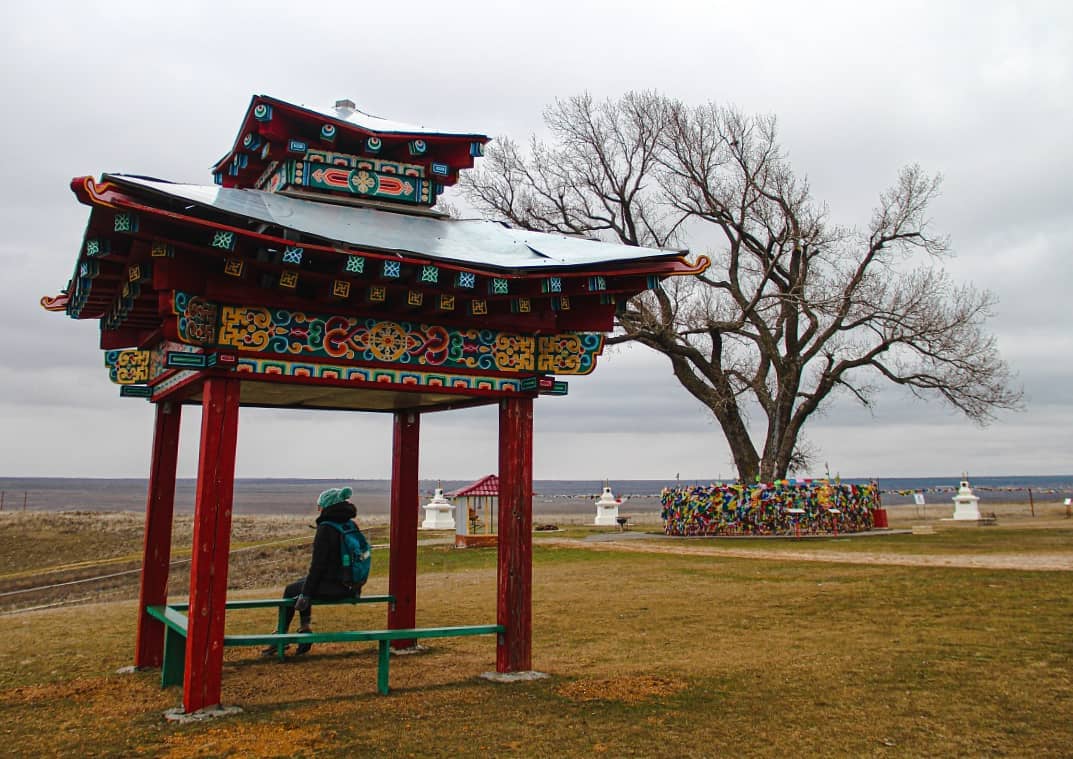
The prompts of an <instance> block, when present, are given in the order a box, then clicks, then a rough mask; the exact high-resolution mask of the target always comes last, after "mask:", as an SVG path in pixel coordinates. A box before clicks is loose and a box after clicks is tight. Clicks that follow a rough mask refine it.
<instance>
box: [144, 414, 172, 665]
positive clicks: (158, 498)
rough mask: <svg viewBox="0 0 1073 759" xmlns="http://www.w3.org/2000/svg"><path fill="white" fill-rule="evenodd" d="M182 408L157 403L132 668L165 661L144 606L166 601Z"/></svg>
mask: <svg viewBox="0 0 1073 759" xmlns="http://www.w3.org/2000/svg"><path fill="white" fill-rule="evenodd" d="M181 418H182V406H179V405H178V404H172V403H160V404H157V407H156V427H155V428H154V430H153V460H152V462H151V464H150V468H149V495H148V497H147V498H146V504H145V539H144V544H143V547H142V577H141V589H140V590H139V592H138V634H137V637H136V639H135V640H136V642H135V650H134V666H136V667H159V666H160V665H161V662H162V661H163V659H164V625H163V624H162V623H161V622H159V621H158V620H156V619H153V618H152V617H150V616H149V615H148V614H146V613H145V607H146V606H156V605H159V604H163V603H165V602H166V601H167V599H168V569H169V566H170V564H171V523H172V515H173V514H174V511H175V468H176V464H177V463H178V460H179V426H180V424H179V423H180V420H181Z"/></svg>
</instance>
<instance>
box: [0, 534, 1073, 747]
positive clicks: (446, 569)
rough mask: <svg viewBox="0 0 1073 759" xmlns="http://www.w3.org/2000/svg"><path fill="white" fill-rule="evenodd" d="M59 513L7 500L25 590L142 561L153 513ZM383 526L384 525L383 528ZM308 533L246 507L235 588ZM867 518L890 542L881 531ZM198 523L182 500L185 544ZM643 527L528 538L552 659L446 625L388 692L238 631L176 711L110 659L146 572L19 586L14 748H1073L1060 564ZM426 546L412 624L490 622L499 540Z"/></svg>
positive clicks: (976, 538) (927, 545)
mask: <svg viewBox="0 0 1073 759" xmlns="http://www.w3.org/2000/svg"><path fill="white" fill-rule="evenodd" d="M273 519H275V518H273ZM109 520H110V521H109ZM306 521H308V520H306ZM64 523H65V524H67V526H68V527H69V528H70V531H71V533H73V534H68V533H63V532H60V531H52V530H48V531H41V530H40V529H39V528H40V527H41V521H40V518H34V517H32V516H24V517H22V518H21V519H20V518H18V517H6V518H5V520H4V521H0V558H2V559H3V563H2V565H0V566H2V567H3V568H4V569H3V571H0V592H3V591H5V590H7V589H10V588H13V587H18V586H20V584H21V586H22V587H29V585H28V584H27V583H30V580H28V579H27V578H26V577H25V576H23V575H21V574H17V573H16V576H12V574H13V569H14V568H18V572H24V571H25V570H27V569H35V570H37V571H36V572H35V573H34V574H33V575H32V577H33V578H35V579H34V580H33V581H34V582H38V583H41V582H42V581H43V580H45V579H50V578H53V577H56V576H62V577H68V576H74V574H77V573H78V572H85V571H87V570H86V569H84V568H78V567H76V568H73V569H72V568H70V565H71V564H75V563H78V562H81V561H87V560H91V559H92V560H94V561H100V560H106V559H113V560H115V562H116V564H115V566H126V565H125V564H124V563H123V562H124V561H129V559H130V557H131V556H132V555H133V556H135V557H136V556H137V553H138V550H139V545H140V532H141V525H140V522H139V521H138V520H137V519H136V518H133V517H130V518H127V519H126V520H124V519H123V518H121V517H114V518H113V517H109V518H108V519H106V520H102V518H101V515H94V516H92V517H91V516H89V515H85V516H83V517H68V518H66V521H65V522H64ZM35 526H36V528H37V529H36V530H35ZM377 530H382V528H381V527H377V528H375V529H374V530H373V531H374V541H375V540H377V539H383V537H384V535H383V534H382V533H380V534H375V533H376V531H377ZM574 530H578V534H577V535H574ZM587 532H591V531H586V530H584V529H581V528H573V529H572V530H570V531H568V533H566V534H567V535H568V536H571V537H580V536H583V535H584V534H586V533H587ZM310 536H311V532H310V530H309V529H308V527H307V526H306V523H305V522H304V521H302V520H285V519H282V520H279V521H275V522H264V521H263V520H260V519H258V518H249V521H248V522H244V521H241V520H236V525H235V538H234V546H235V547H236V548H241V549H244V550H242V551H239V552H237V553H236V554H235V558H234V560H233V563H232V571H231V575H230V578H231V584H232V586H233V590H232V593H233V595H235V596H249V597H260V596H265V595H275V594H276V593H278V592H279V587H280V585H281V583H282V582H283V581H285V580H289V579H292V576H297V575H300V574H301V571H302V566H303V563H304V562H305V560H306V559H307V551H308V548H307V544H308V540H309V538H310ZM876 540H882V541H889V544H887V545H883V546H882V548H881V549H880V548H879V544H877V543H875V542H874V541H876ZM287 541H290V542H287ZM188 542H189V533H188V525H186V524H184V523H182V522H181V520H180V522H179V523H178V524H177V526H176V545H177V546H185V545H188ZM632 542H633V541H628V542H624V543H623V544H621V545H622V549H623V550H617V549H616V548H615V546H611V550H601V551H593V550H588V549H587V548H585V547H584V546H574V545H570V546H564V545H558V544H555V543H552V542H550V541H549V540H547V539H545V538H544V537H538V538H537V539H536V540H535V541H534V554H533V561H534V593H533V607H534V608H533V612H534V615H533V616H534V629H533V640H534V651H533V662H534V666H535V667H536V668H537V669H539V670H541V671H544V672H547V673H549V674H550V675H551V677H549V678H548V679H546V680H539V681H534V682H528V683H516V684H511V685H500V684H493V683H490V682H487V681H484V680H482V679H480V678H479V677H478V675H479V674H480V673H481V672H485V671H489V670H492V669H494V664H495V647H494V643H493V642H492V641H491V639H487V638H472V639H464V638H463V639H454V640H441V641H432V642H431V643H430V645H429V648H428V650H427V651H426V652H425V653H422V654H420V655H417V656H410V657H401V658H398V659H395V660H394V661H393V662H392V674H391V682H392V688H393V692H392V694H391V695H390V696H387V697H380V696H377V695H376V694H375V682H376V657H375V648H374V647H373V646H372V645H367V644H359V645H334V646H332V645H325V646H318V647H315V648H314V650H313V652H312V653H311V654H310V655H309V656H307V657H305V658H303V659H297V660H288V661H287V662H285V663H283V664H279V663H276V662H272V661H267V660H261V659H259V658H257V656H256V654H255V652H254V651H253V650H252V649H228V650H227V652H226V657H225V668H224V681H223V682H224V689H223V701H224V703H226V704H237V705H240V706H241V707H243V709H244V710H245V711H244V713H243V714H242V715H240V716H237V717H232V718H228V719H225V720H220V721H216V722H209V723H200V724H191V725H183V726H176V725H172V724H168V723H165V722H164V721H163V719H162V718H161V713H162V712H163V711H164V710H165V709H167V708H170V707H173V706H176V705H177V704H178V702H179V691H178V689H174V688H173V689H169V690H161V689H160V688H159V685H158V673H155V672H141V673H136V674H133V675H118V674H114V672H115V670H116V669H117V668H119V667H121V666H123V665H125V664H128V663H129V662H130V660H131V655H132V647H133V638H134V623H135V613H136V610H135V603H134V602H133V601H132V600H131V599H132V597H133V593H134V592H136V576H133V578H134V579H131V577H132V576H126V575H124V576H123V577H120V578H117V579H116V583H115V584H114V585H112V586H109V587H107V588H106V589H105V590H103V591H97V590H96V587H97V586H96V585H93V587H94V590H93V591H88V590H75V591H71V592H70V594H69V595H68V596H67V600H69V601H70V600H77V599H78V598H80V597H82V596H80V595H79V594H83V595H86V594H88V595H90V596H91V602H86V601H82V602H81V603H77V604H75V605H72V606H59V607H55V608H45V609H39V610H37V611H14V610H15V609H16V608H17V604H18V603H22V602H17V601H16V600H13V599H12V598H11V597H8V598H4V601H5V602H6V606H4V607H3V608H6V609H8V611H7V612H6V613H5V614H4V619H3V622H4V625H3V628H4V635H3V636H0V745H3V747H4V749H5V753H9V754H10V755H20V756H74V755H77V756H142V755H144V756H165V757H189V756H214V757H215V756H243V757H245V756H253V757H273V756H314V755H316V756H344V755H346V756H353V755H359V754H360V755H366V756H419V757H426V756H527V757H528V756H537V757H543V756H548V757H551V756H556V757H560V756H591V755H602V756H609V757H619V756H646V757H652V756H661V757H662V756H673V757H693V756H696V757H707V756H853V757H856V756H891V757H893V756H899V757H901V756H914V757H915V756H955V755H956V756H1070V755H1071V753H1073V750H1071V749H1070V746H1073V720H1071V719H1070V715H1071V713H1073V638H1071V636H1070V632H1069V631H1070V630H1071V629H1073V574H1071V573H1069V572H1032V571H1014V570H1003V571H992V570H982V569H958V568H932V567H905V566H878V565H875V566H872V565H851V564H843V563H816V562H799V561H794V560H790V559H778V558H775V559H772V558H768V557H765V558H743V557H720V556H710V555H702V554H699V553H697V552H696V551H694V550H692V546H694V545H698V544H700V542H699V541H681V542H676V545H680V546H681V547H682V548H683V549H684V552H683V553H681V554H667V555H664V554H661V555H652V554H643V553H633V552H629V551H627V550H625V549H627V548H628V543H632ZM828 543H830V545H833V546H835V547H837V549H838V550H839V551H845V550H854V548H851V547H850V546H860V549H861V550H882V551H883V552H884V553H888V552H898V551H908V552H924V553H927V554H929V555H934V554H938V555H946V554H949V555H965V554H977V553H978V554H987V553H994V552H1003V553H1006V552H1011V551H1012V552H1020V553H1024V554H1025V555H1031V554H1033V553H1056V552H1059V553H1066V554H1073V534H1071V533H1070V531H1069V530H1067V529H1063V528H1062V527H1061V526H1060V525H1055V526H1054V527H1053V528H1052V529H1043V530H1040V529H1033V530H1025V529H1016V528H1015V527H1006V526H1000V527H997V528H980V529H972V530H967V529H963V528H951V529H949V530H946V529H940V530H939V532H938V534H936V535H934V536H911V535H909V536H890V537H885V538H862V539H859V542H856V543H855V542H854V541H852V540H851V541H849V542H848V543H847V542H844V541H843V540H839V541H830V542H828V541H820V542H818V543H812V542H810V543H809V544H808V548H809V549H810V550H812V549H814V548H818V550H823V548H822V546H824V545H827V544H828ZM738 544H740V541H739V542H738V543H735V546H737V545H738ZM775 544H781V543H779V542H778V541H774V542H773V541H767V542H766V545H768V546H769V547H770V546H771V545H775ZM789 545H791V546H793V545H797V544H792V543H791V544H789ZM177 553H178V551H177ZM375 561H376V564H375V567H376V568H375V569H374V577H373V579H372V580H371V581H370V585H369V586H368V588H367V592H371V593H377V592H385V591H386V585H387V581H386V575H385V570H386V566H387V551H386V550H382V551H380V552H378V553H377V554H376V559H375ZM419 562H420V576H419V588H418V624H421V625H439V624H473V623H485V622H491V621H494V618H495V552H494V551H493V550H487V549H478V550H467V551H456V550H454V549H453V548H449V547H444V546H425V547H422V548H421V550H420V553H419ZM109 566H111V565H109ZM56 567H63V569H61V570H60V571H59V572H58V573H53V572H46V571H45V569H46V568H56ZM72 573H74V574H72ZM182 575H183V571H182V568H181V567H180V568H179V569H178V570H177V571H176V573H175V575H174V576H173V585H172V589H173V591H175V592H177V593H179V588H180V587H181V582H182ZM74 587H76V588H77V587H78V586H74ZM132 589H133V591H132ZM180 594H181V593H180ZM14 598H18V597H17V596H16V597H14ZM56 599H59V600H56ZM42 600H43V601H44V600H46V599H42ZM62 600H63V596H62V595H60V596H56V597H55V598H51V597H50V599H48V603H59V602H60V601H62ZM40 605H47V603H42V604H40ZM383 613H384V612H383V609H372V608H362V607H355V608H349V609H339V608H329V609H318V610H316V611H315V615H314V621H315V626H317V627H318V628H320V629H332V628H337V627H338V628H341V627H344V626H345V627H347V628H354V627H364V626H376V627H379V626H382V624H383ZM271 616H272V615H271V613H267V612H256V611H253V612H244V613H236V614H235V615H233V616H232V617H230V618H229V620H228V625H229V629H231V630H233V631H261V630H265V629H269V628H271V626H272V619H271Z"/></svg>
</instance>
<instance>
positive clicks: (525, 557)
mask: <svg viewBox="0 0 1073 759" xmlns="http://www.w3.org/2000/svg"><path fill="white" fill-rule="evenodd" d="M532 607H533V399H532V398H508V399H506V400H503V401H502V402H501V403H500V405H499V562H498V572H497V602H496V620H497V622H498V623H499V624H501V625H503V627H504V630H505V631H504V633H503V634H502V635H501V636H500V639H499V643H498V646H497V648H496V670H497V671H499V672H524V671H526V670H529V669H532V667H533V664H532V649H533V645H532V638H533V613H532V612H533V609H532Z"/></svg>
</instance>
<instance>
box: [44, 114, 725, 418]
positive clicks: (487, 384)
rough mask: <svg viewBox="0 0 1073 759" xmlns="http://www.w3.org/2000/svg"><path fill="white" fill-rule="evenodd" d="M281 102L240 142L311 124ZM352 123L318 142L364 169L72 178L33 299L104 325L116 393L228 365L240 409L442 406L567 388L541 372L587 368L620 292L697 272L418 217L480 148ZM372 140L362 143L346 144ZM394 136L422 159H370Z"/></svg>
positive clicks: (153, 396) (183, 396) (280, 166)
mask: <svg viewBox="0 0 1073 759" xmlns="http://www.w3.org/2000/svg"><path fill="white" fill-rule="evenodd" d="M259 98H260V99H259ZM261 106H265V107H266V108H267V109H268V111H267V112H268V113H269V114H273V115H272V116H271V118H270V119H266V118H264V115H265V111H264V109H261V108H260V107H261ZM348 107H349V106H348ZM295 108H297V107H291V106H289V105H288V104H285V103H282V101H274V100H266V99H263V98H261V96H258V97H255V98H254V101H253V103H252V104H251V106H250V109H249V111H248V112H247V117H246V121H245V122H244V129H246V128H250V127H251V123H252V122H251V119H252V120H253V121H256V122H258V123H259V124H261V127H262V128H261V131H258V132H257V134H256V135H254V136H255V137H258V138H263V137H266V136H269V137H271V139H273V140H275V139H276V137H274V136H271V134H272V133H271V130H270V129H269V128H267V127H264V124H266V123H271V124H274V125H275V126H274V127H272V128H275V127H280V125H285V126H286V128H287V129H290V130H293V129H300V128H306V127H308V126H309V125H310V124H313V123H314V121H310V119H312V118H313V117H312V116H310V115H309V114H310V113H314V112H308V113H307V112H305V111H301V110H295ZM315 115H316V114H315ZM323 115H324V114H319V116H323ZM350 116H351V117H353V116H354V114H353V113H351V114H350ZM355 118H356V117H355ZM355 118H350V119H341V120H342V121H346V122H347V126H346V130H351V131H345V130H341V131H336V132H334V134H332V135H330V138H331V139H329V136H328V135H324V134H322V138H323V139H322V142H323V141H327V142H331V141H334V144H335V145H336V147H337V148H342V149H346V150H352V151H359V152H361V151H363V152H361V154H360V155H359V154H357V153H353V154H349V153H348V154H344V153H330V152H328V151H324V150H323V147H324V146H323V144H321V145H319V146H313V147H311V146H310V144H302V145H300V146H294V147H295V150H296V151H297V152H295V157H292V158H286V159H285V160H282V159H281V160H278V161H277V160H276V159H274V158H272V160H271V163H275V164H276V165H275V166H274V167H271V168H267V169H265V171H263V172H262V180H263V179H264V177H266V176H268V175H269V174H271V176H272V177H273V178H272V179H271V181H259V182H255V183H253V185H250V183H248V182H247V181H246V180H247V179H248V175H247V174H246V173H244V171H245V169H246V168H248V167H249V163H248V160H253V159H252V158H249V157H248V159H243V160H247V162H246V163H243V161H239V162H238V163H240V164H243V166H242V167H241V169H242V170H240V171H238V173H237V174H235V175H234V179H235V181H234V182H231V183H230V184H231V185H232V186H224V187H219V186H197V185H183V184H174V183H170V182H166V181H163V180H158V179H151V178H146V177H136V176H128V175H123V174H105V175H103V176H102V177H101V179H100V180H99V181H98V180H94V179H93V178H91V177H78V178H76V179H74V180H72V183H71V187H72V189H73V190H74V192H75V195H76V196H77V197H78V199H79V200H80V201H81V202H82V203H84V204H85V205H87V206H89V207H90V218H89V223H88V224H87V226H86V231H85V234H84V236H83V240H82V243H81V245H80V247H79V252H78V256H77V260H76V263H75V271H74V274H73V276H72V277H71V280H70V281H69V282H68V284H67V286H66V288H65V289H64V290H63V291H62V292H61V293H60V295H58V296H56V297H53V298H43V299H42V305H43V306H44V307H45V308H47V309H49V310H52V311H63V312H65V313H66V314H67V315H68V316H70V317H72V318H77V319H97V320H99V321H100V326H101V347H102V348H103V349H105V351H106V354H105V364H106V366H107V367H108V371H109V376H110V378H111V379H112V380H113V381H114V382H116V383H118V384H120V385H122V386H123V387H122V392H123V394H124V395H130V396H136V397H143V398H149V399H150V400H153V401H163V400H179V401H180V402H195V401H197V400H198V399H199V393H200V381H201V379H202V378H203V377H204V376H206V374H212V373H219V372H225V371H226V372H238V373H239V374H240V375H241V376H242V379H243V382H242V403H243V404H245V405H254V406H268V407H279V406H287V407H304V408H346V409H365V410H385V411H387V410H398V409H400V408H422V409H428V408H448V407H455V406H459V405H473V404H477V403H488V402H494V401H495V399H497V398H501V397H504V396H511V395H535V394H538V393H543V394H553V395H561V394H564V393H565V392H566V383H565V382H563V381H561V380H558V379H556V375H570V374H575V375H578V374H587V373H589V372H591V371H592V370H593V369H594V368H595V365H596V360H597V357H598V356H599V355H600V353H601V351H602V348H603V333H604V332H607V331H610V330H611V329H612V328H613V324H614V316H615V313H616V310H617V309H619V308H621V307H623V306H624V305H625V302H626V300H627V299H628V298H630V297H632V296H633V295H636V294H637V293H639V292H642V291H644V290H646V289H649V288H652V287H654V286H655V285H656V284H657V283H658V282H659V281H660V280H661V279H663V278H666V277H669V276H677V275H689V274H695V273H698V272H701V271H703V270H704V269H705V268H707V266H708V260H707V259H706V258H703V257H701V258H700V259H698V260H697V261H696V262H695V263H690V262H689V261H687V260H686V258H685V255H684V252H683V251H676V250H659V249H646V248H638V247H630V246H623V245H617V244H611V243H604V242H599V241H594V240H584V239H580V238H574V237H567V236H563V235H552V234H541V233H536V232H528V231H525V230H518V229H512V228H510V227H507V226H504V225H502V224H499V223H495V222H490V221H481V220H459V219H451V218H447V217H444V216H442V215H436V214H432V213H430V212H429V210H428V208H427V207H423V206H430V205H431V203H432V202H434V195H435V193H431V194H430V193H429V192H426V190H428V184H427V182H426V183H425V184H422V182H425V180H430V177H429V173H430V172H431V173H432V174H433V175H434V174H436V172H437V169H436V166H435V164H436V163H438V162H440V161H442V160H449V161H454V162H453V163H450V164H449V165H450V166H451V167H454V168H453V169H452V170H460V169H462V168H465V167H467V166H469V165H470V164H471V163H472V157H473V155H472V154H469V155H465V156H463V155H462V152H461V149H460V148H459V146H460V145H462V144H463V143H465V144H467V145H470V144H475V143H480V144H483V142H481V140H483V139H484V138H483V137H481V136H480V135H472V134H446V133H440V132H435V131H431V130H425V131H415V130H412V129H409V128H402V127H392V129H394V131H392V129H388V128H387V127H386V126H385V125H384V124H381V123H371V122H369V121H368V119H367V117H364V116H362V117H361V118H358V119H357V120H355ZM303 119H304V120H303ZM363 119H364V120H363ZM318 123H319V122H318ZM303 124H304V125H305V127H303ZM374 127H375V128H374ZM280 128H282V127H280ZM376 129H379V130H380V131H379V132H376ZM352 132H353V134H352ZM373 132H376V134H377V135H379V136H380V137H381V141H380V142H377V143H374V144H373V147H370V144H369V143H368V141H366V142H365V143H359V142H357V141H356V140H357V138H356V137H354V135H355V134H358V133H360V134H361V135H366V136H367V138H368V135H369V134H372V133H373ZM288 133H289V134H293V132H288ZM247 134H252V132H247ZM348 134H349V135H351V136H350V137H346V135H348ZM389 136H390V138H391V139H393V140H402V142H399V143H398V145H396V147H395V148H390V149H397V150H400V151H401V150H402V149H403V147H405V149H406V150H408V151H415V152H414V154H413V155H415V156H417V158H413V159H411V160H414V161H417V162H412V163H405V164H404V163H402V162H397V161H394V158H393V157H392V156H391V155H389V156H388V158H381V157H371V156H370V154H371V153H377V152H378V151H379V155H381V156H383V155H385V154H386V153H385V152H384V151H387V153H388V154H389V153H390V150H389V146H390V145H391V144H394V143H391V142H390V140H389V139H388V137H389ZM351 137H353V139H351ZM478 138H480V139H478ZM242 139H243V141H244V139H245V138H242ZM347 140H350V142H348V141H347ZM415 140H419V141H421V142H422V146H418V147H415V146H414V145H412V143H413V142H414V141H415ZM237 144H238V143H237V142H236V145H237ZM400 146H403V147H400ZM299 147H300V148H301V150H300V151H299V150H298V148H299ZM374 148H375V149H374ZM467 149H468V148H467ZM422 151H424V153H423V152H422ZM452 151H453V152H452ZM425 153H427V157H428V161H427V162H425V163H421V162H420V161H419V160H418V158H420V157H421V156H422V155H424V154H425ZM233 154H234V151H232V157H233ZM266 155H267V156H269V157H270V158H271V157H272V156H273V153H272V152H271V151H270V150H269V151H267V152H266ZM445 156H446V158H444V157H445ZM456 159H457V160H456ZM348 162H349V163H348ZM236 165H237V164H236ZM441 168H442V167H441ZM273 172H275V173H273ZM332 172H334V173H332ZM418 180H420V181H418ZM430 181H431V180H430ZM226 184H228V183H225V185H226ZM437 184H438V183H437ZM254 185H259V186H254ZM259 187H260V188H259ZM422 188H424V189H422ZM422 193H423V194H422ZM389 209H390V210H389ZM356 391H360V392H356Z"/></svg>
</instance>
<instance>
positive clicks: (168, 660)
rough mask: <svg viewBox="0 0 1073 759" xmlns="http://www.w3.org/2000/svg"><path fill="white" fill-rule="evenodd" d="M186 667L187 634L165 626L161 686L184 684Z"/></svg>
mask: <svg viewBox="0 0 1073 759" xmlns="http://www.w3.org/2000/svg"><path fill="white" fill-rule="evenodd" d="M185 669H186V636H185V635H181V634H179V633H177V632H176V631H175V630H173V629H171V628H170V627H165V628H164V662H163V664H162V665H161V667H160V687H161V688H167V687H168V686H170V685H182V684H183V672H184V670H185Z"/></svg>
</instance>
